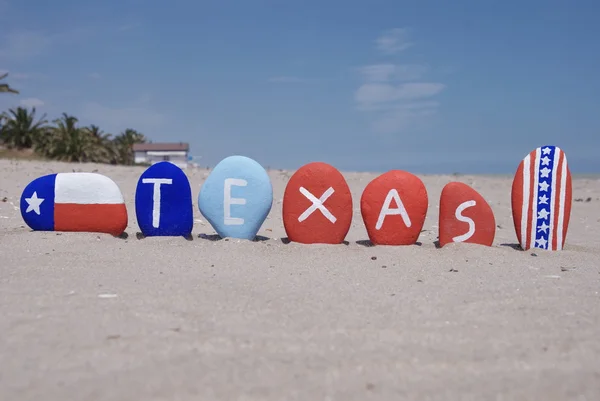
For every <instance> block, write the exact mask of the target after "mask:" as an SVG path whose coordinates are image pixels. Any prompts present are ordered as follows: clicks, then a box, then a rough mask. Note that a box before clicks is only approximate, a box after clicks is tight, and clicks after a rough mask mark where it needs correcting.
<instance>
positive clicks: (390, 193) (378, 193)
mask: <svg viewBox="0 0 600 401" xmlns="http://www.w3.org/2000/svg"><path fill="white" fill-rule="evenodd" d="M427 208H428V197H427V189H426V188H425V184H423V181H421V179H419V177H417V176H416V175H414V174H411V173H409V172H407V171H402V170H391V171H388V172H387V173H384V174H382V175H380V176H379V177H376V178H375V179H374V180H373V181H371V182H370V183H369V184H368V185H367V186H366V187H365V189H364V191H363V193H362V196H361V199H360V211H361V214H362V217H363V221H364V223H365V227H366V229H367V233H368V235H369V239H370V240H371V242H372V243H373V244H374V245H413V244H414V243H415V242H416V241H417V239H418V238H419V234H420V233H421V229H422V228H423V224H424V223H425V217H426V216H427Z"/></svg>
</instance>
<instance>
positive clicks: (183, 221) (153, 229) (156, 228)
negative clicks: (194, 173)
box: [135, 161, 194, 237]
mask: <svg viewBox="0 0 600 401" xmlns="http://www.w3.org/2000/svg"><path fill="white" fill-rule="evenodd" d="M135 212H136V216H137V221H138V225H139V226H140V230H141V231H142V234H144V235H145V236H146V237H152V236H184V237H187V236H189V235H190V234H191V233H192V228H193V226H194V210H193V206H192V189H191V187H190V182H189V180H188V178H187V176H186V175H185V173H184V172H183V170H182V169H181V168H179V167H178V166H176V165H175V164H173V163H171V162H168V161H164V162H159V163H156V164H154V165H152V166H150V167H149V168H148V169H147V170H146V171H144V173H143V174H142V176H141V177H140V179H139V180H138V184H137V188H136V191H135Z"/></svg>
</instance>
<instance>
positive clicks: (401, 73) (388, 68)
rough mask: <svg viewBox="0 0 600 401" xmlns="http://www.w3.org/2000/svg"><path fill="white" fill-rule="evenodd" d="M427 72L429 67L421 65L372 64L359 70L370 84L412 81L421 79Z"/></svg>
mask: <svg viewBox="0 0 600 401" xmlns="http://www.w3.org/2000/svg"><path fill="white" fill-rule="evenodd" d="M427 70H428V67H427V66H424V65H419V64H372V65H366V66H364V67H360V68H359V71H360V73H361V74H363V75H364V77H365V79H366V80H367V81H369V82H386V81H390V80H398V81H412V80H415V79H419V78H421V77H422V76H423V74H425V73H426V72H427Z"/></svg>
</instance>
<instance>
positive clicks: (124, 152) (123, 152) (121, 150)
mask: <svg viewBox="0 0 600 401" xmlns="http://www.w3.org/2000/svg"><path fill="white" fill-rule="evenodd" d="M146 142H147V140H146V137H145V136H144V135H143V134H142V133H140V132H138V131H136V130H134V129H131V128H127V129H126V130H125V131H123V132H122V133H121V135H119V136H117V137H116V138H115V139H114V143H115V146H116V149H117V152H118V156H119V157H118V162H119V163H121V164H128V165H131V164H133V145H134V144H136V143H146Z"/></svg>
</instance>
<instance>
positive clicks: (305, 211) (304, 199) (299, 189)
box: [282, 162, 352, 244]
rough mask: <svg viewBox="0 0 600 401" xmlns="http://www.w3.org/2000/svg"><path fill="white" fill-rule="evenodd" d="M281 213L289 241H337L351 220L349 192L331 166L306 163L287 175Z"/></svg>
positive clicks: (326, 242)
mask: <svg viewBox="0 0 600 401" xmlns="http://www.w3.org/2000/svg"><path fill="white" fill-rule="evenodd" d="M282 214H283V225H284V228H285V231H286V233H287V236H288V239H289V240H290V241H294V242H299V243H303V244H316V243H322V244H340V243H342V242H343V241H344V239H345V238H346V234H348V231H349V230H350V224H351V223H352V194H351V193H350V188H349V187H348V184H347V183H346V180H345V178H344V176H343V175H342V174H341V173H340V172H339V171H338V170H337V169H336V168H335V167H333V166H331V165H329V164H327V163H321V162H314V163H309V164H306V165H304V166H302V167H301V168H300V169H299V170H298V171H296V172H295V173H294V175H292V177H291V178H290V181H289V182H288V184H287V186H286V188H285V192H284V194H283V211H282Z"/></svg>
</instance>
